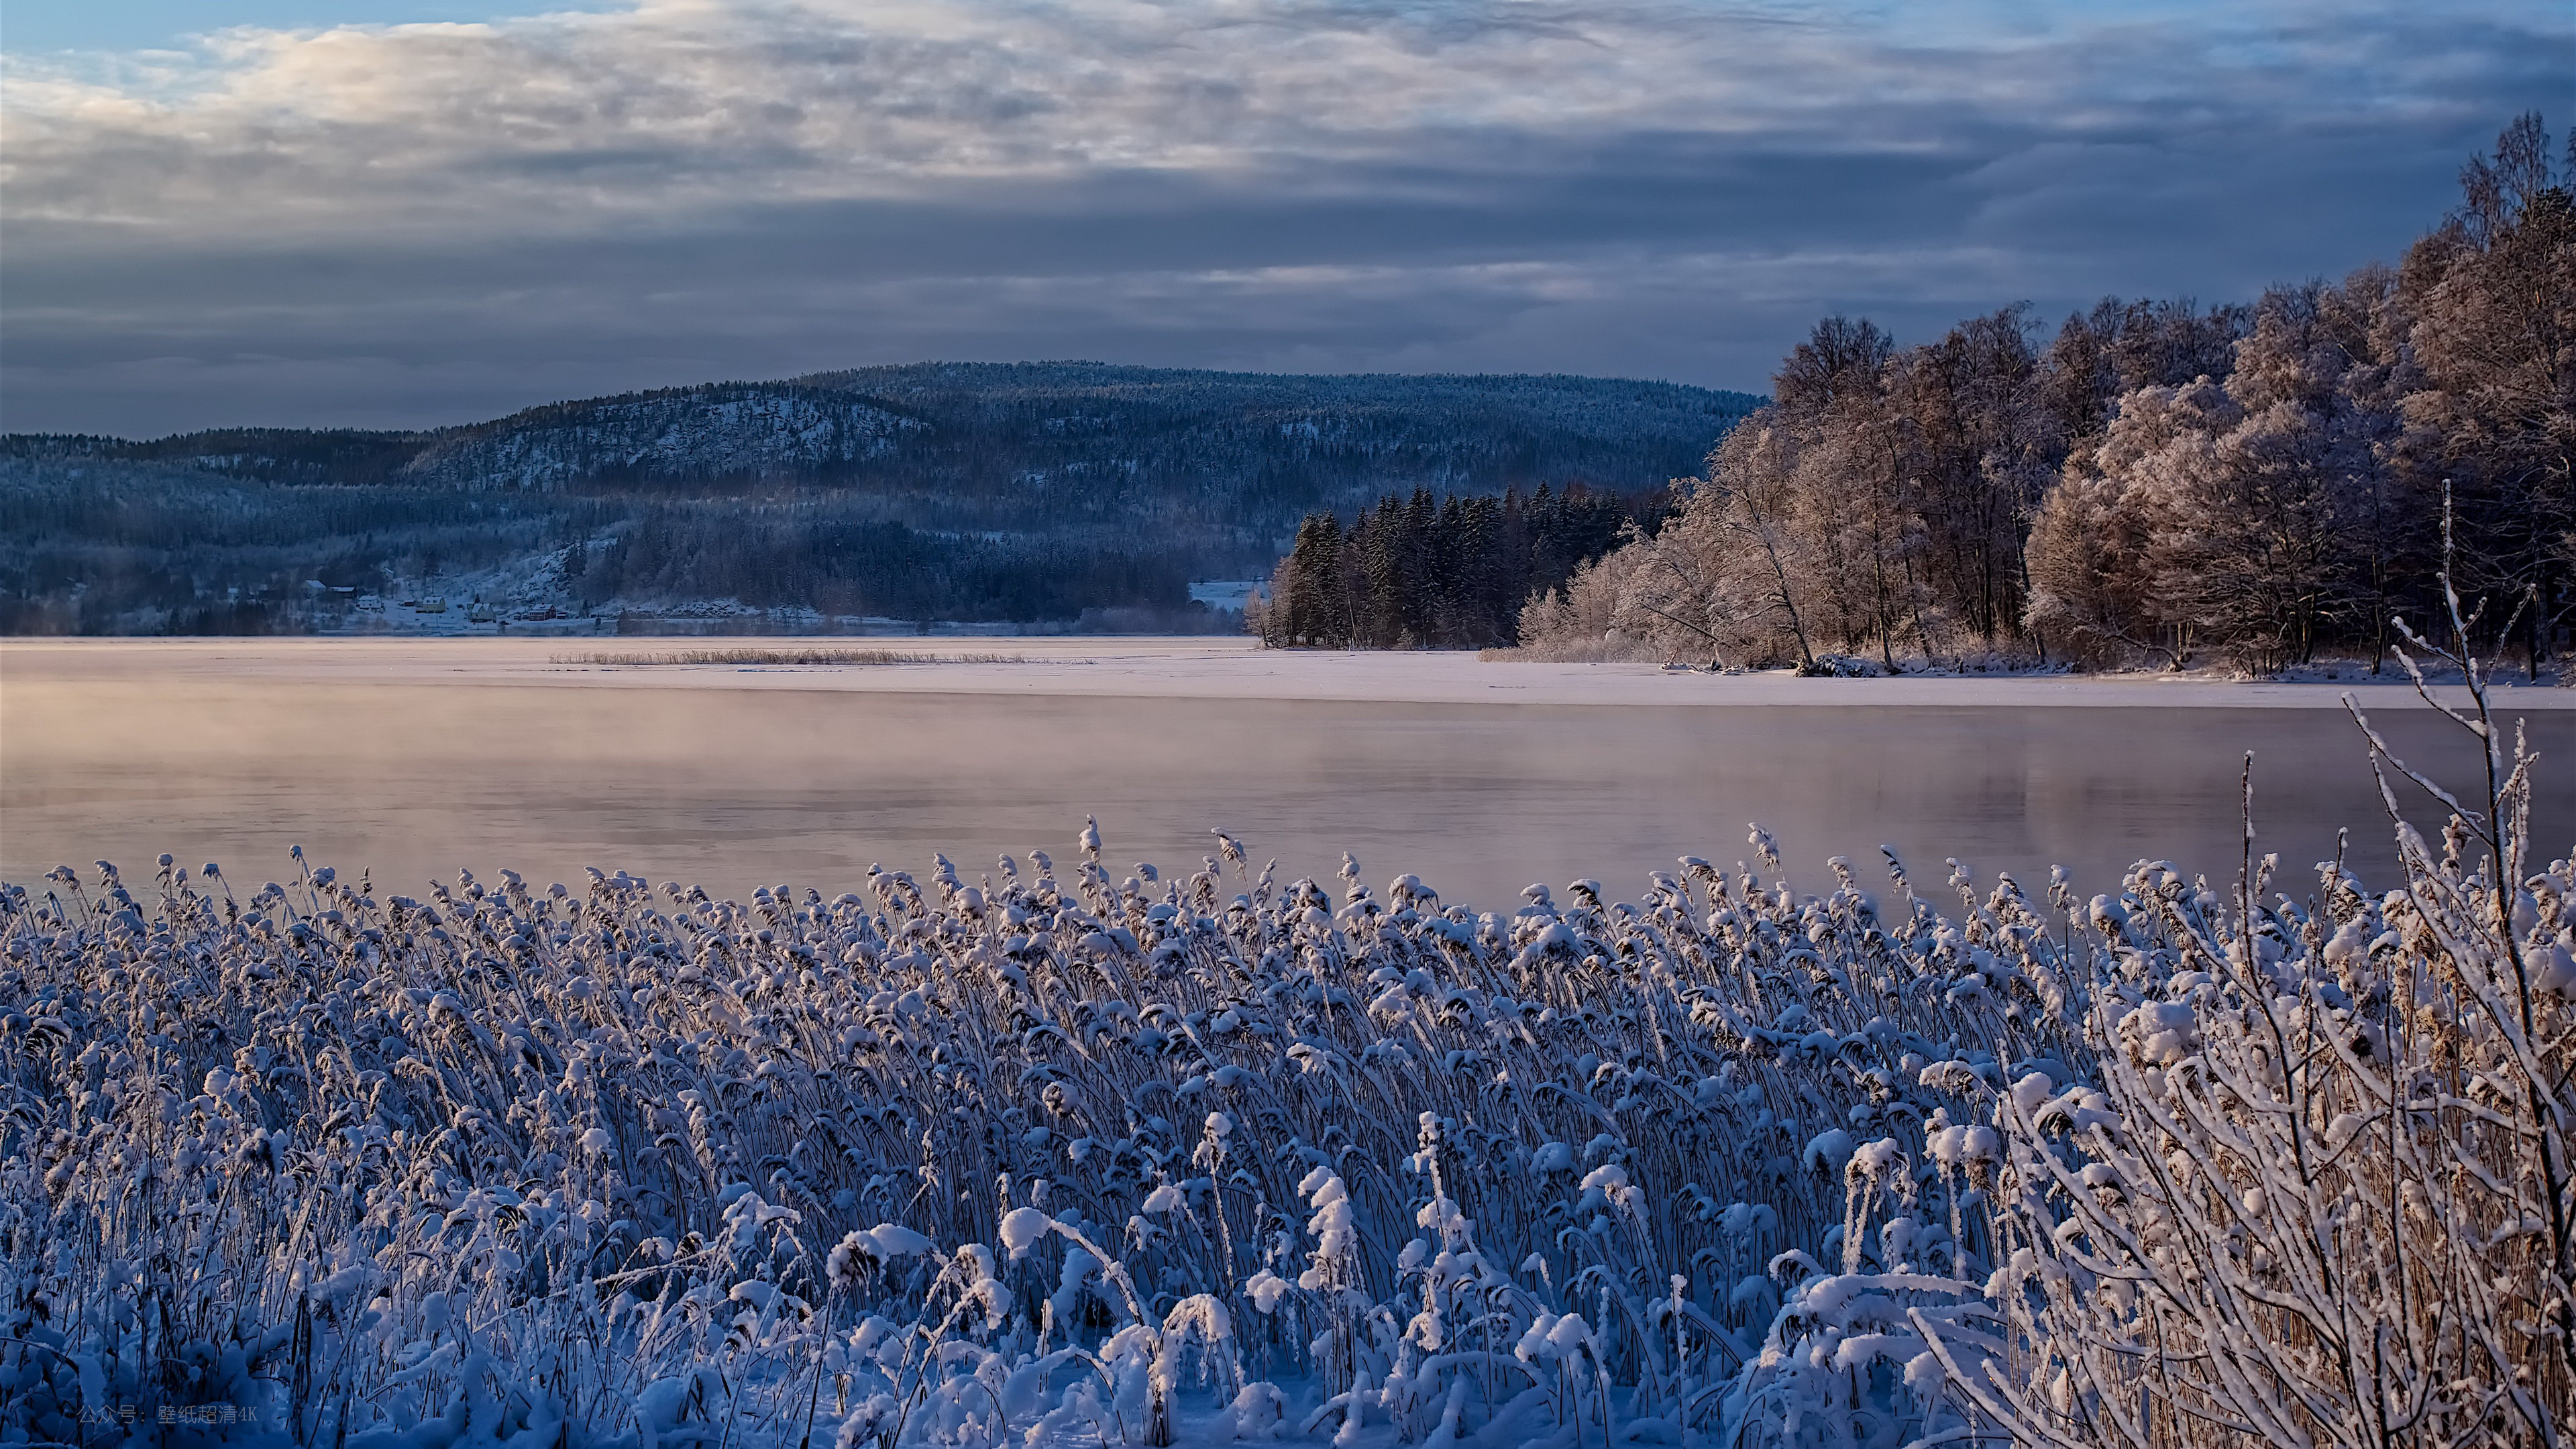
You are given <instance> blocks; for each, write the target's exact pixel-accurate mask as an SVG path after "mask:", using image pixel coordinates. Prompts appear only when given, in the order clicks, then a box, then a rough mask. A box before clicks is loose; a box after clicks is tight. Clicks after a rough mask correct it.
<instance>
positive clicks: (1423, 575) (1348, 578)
mask: <svg viewBox="0 0 2576 1449" xmlns="http://www.w3.org/2000/svg"><path fill="white" fill-rule="evenodd" d="M1668 506H1669V499H1668V496H1667V495H1666V494H1664V493H1662V492H1660V491H1651V490H1650V491H1645V492H1631V493H1619V492H1615V491H1610V492H1596V491H1594V490H1592V489H1590V488H1588V487H1586V486H1585V485H1583V484H1582V483H1579V482H1578V483H1574V484H1572V485H1570V486H1568V487H1567V488H1566V489H1565V490H1564V491H1563V492H1558V491H1556V490H1553V489H1551V488H1549V487H1548V486H1547V485H1546V484H1544V483H1542V484H1540V485H1539V486H1538V488H1537V489H1536V490H1535V491H1533V492H1530V493H1527V494H1524V493H1522V492H1520V491H1519V490H1518V489H1512V490H1509V491H1506V492H1505V493H1504V494H1503V495H1502V496H1501V497H1499V498H1496V497H1490V496H1486V497H1456V496H1452V497H1448V498H1435V497H1434V496H1433V495H1432V493H1431V492H1430V490H1429V489H1423V488H1417V489H1415V490H1414V492H1413V494H1412V496H1410V497H1405V498H1399V497H1395V496H1393V495H1389V496H1387V497H1386V498H1383V499H1381V500H1379V502H1378V503H1377V505H1376V506H1375V507H1372V508H1364V509H1362V510H1360V512H1359V514H1358V516H1357V517H1356V518H1354V519H1353V520H1352V522H1351V524H1350V526H1349V527H1347V528H1345V527H1343V525H1342V522H1341V519H1340V518H1339V516H1337V515H1335V514H1333V513H1331V512H1317V513H1310V514H1308V515H1307V516H1306V518H1305V520H1304V521H1303V522H1302V523H1300V524H1299V525H1298V528H1297V541H1296V543H1295V545H1294V546H1293V547H1292V548H1291V549H1290V550H1289V552H1288V556H1287V557H1286V558H1284V559H1282V560H1281V561H1280V563H1279V567H1278V569H1277V570H1276V572H1274V573H1273V574H1272V576H1271V581H1270V592H1269V595H1268V597H1267V598H1266V599H1261V600H1255V601H1254V603H1253V605H1252V607H1251V608H1250V610H1249V611H1248V615H1247V619H1246V624H1247V626H1248V627H1249V628H1250V629H1251V630H1252V631H1253V632H1254V633H1257V634H1259V635H1260V636H1261V639H1262V641H1263V642H1264V643H1265V644H1269V645H1271V646H1274V647H1285V646H1294V645H1308V646H1315V647H1321V648H1332V649H1354V648H1356V649H1481V648H1486V647H1489V646H1492V645H1498V644H1508V643H1510V642H1511V641H1512V639H1513V637H1514V634H1515V631H1516V628H1517V621H1518V619H1519V615H1520V612H1521V605H1522V603H1523V601H1525V600H1527V599H1528V598H1529V597H1530V596H1531V595H1532V594H1533V593H1544V592H1546V591H1548V590H1552V589H1556V588H1560V587H1562V586H1563V585H1564V584H1565V582H1566V580H1567V579H1568V578H1570V577H1571V576H1572V575H1573V573H1574V571H1575V570H1576V569H1577V568H1578V567H1580V566H1581V565H1583V564H1584V563H1586V562H1588V561H1589V560H1591V559H1594V558H1597V557H1599V556H1600V555H1602V554H1603V553H1606V552H1608V551H1609V550H1610V549H1611V548H1612V547H1614V546H1616V545H1617V544H1618V542H1619V540H1620V539H1621V538H1622V537H1623V536H1624V535H1626V534H1627V533H1628V532H1629V531H1631V530H1636V531H1641V532H1645V533H1651V532H1652V531H1653V530H1654V528H1655V527H1656V526H1657V525H1658V524H1659V523H1660V522H1661V521H1662V518H1663V515H1664V513H1665V511H1666V509H1667V508H1668Z"/></svg>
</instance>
